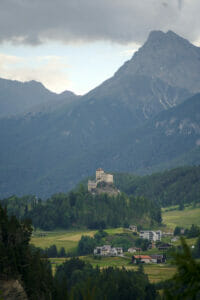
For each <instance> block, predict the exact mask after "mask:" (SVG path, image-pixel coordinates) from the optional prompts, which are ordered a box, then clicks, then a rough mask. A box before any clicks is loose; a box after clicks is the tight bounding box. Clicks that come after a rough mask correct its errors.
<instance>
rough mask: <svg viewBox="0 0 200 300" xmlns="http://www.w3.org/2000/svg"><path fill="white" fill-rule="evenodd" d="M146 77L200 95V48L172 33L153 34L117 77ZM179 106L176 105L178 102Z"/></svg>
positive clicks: (156, 32) (157, 32) (155, 32)
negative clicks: (157, 79)
mask: <svg viewBox="0 0 200 300" xmlns="http://www.w3.org/2000/svg"><path fill="white" fill-rule="evenodd" d="M126 74H132V75H146V76H149V77H151V78H159V79H160V80H162V81H163V82H165V83H167V84H169V85H170V86H173V87H179V88H185V89H187V90H188V91H189V92H191V93H198V92H200V80H199V78H200V48H199V47H196V46H194V45H192V44H191V43H189V42H188V41H187V40H186V39H184V38H182V37H180V36H178V35H177V34H175V33H174V32H172V31H168V32H167V33H163V32H162V31H153V32H151V33H150V35H149V37H148V40H147V41H146V43H145V44H144V45H143V46H142V47H141V48H140V49H139V51H138V52H136V53H135V54H134V56H133V58H132V59H131V60H130V61H128V62H127V63H126V64H125V65H124V66H122V68H121V69H119V71H118V72H117V73H116V76H126ZM175 104H176V103H175Z"/></svg>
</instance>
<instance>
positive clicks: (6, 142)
mask: <svg viewBox="0 0 200 300" xmlns="http://www.w3.org/2000/svg"><path fill="white" fill-rule="evenodd" d="M199 53H200V49H199V48H198V47H195V46H193V45H192V44H190V43H189V42H188V41H186V40H185V39H183V38H181V37H179V36H177V35H176V34H175V33H173V32H171V31H170V32H167V33H163V32H161V31H156V32H152V33H150V35H149V38H148V39H147V42H146V43H145V44H144V45H143V46H142V47H141V48H140V49H139V50H138V52H137V53H135V54H134V55H133V57H132V58H131V60H129V61H128V62H126V63H125V64H124V65H123V66H122V67H121V68H120V69H119V70H118V71H117V72H116V73H115V74H114V76H113V77H112V78H110V79H108V80H106V81H105V82H104V83H103V84H101V85H100V86H98V87H97V88H95V89H93V90H92V91H91V92H89V93H88V94H86V95H84V96H82V97H80V98H78V99H79V101H71V102H70V103H64V102H61V103H62V104H61V105H60V106H59V105H58V106H56V109H54V108H55V106H53V108H52V109H44V110H43V109H41V107H40V105H41V104H38V105H39V109H38V110H37V109H34V110H32V111H31V113H29V114H25V115H21V116H20V115H18V116H15V117H12V118H2V119H1V120H0V139H1V142H2V147H1V153H0V166H1V167H0V190H1V195H2V196H8V195H10V194H13V193H17V194H24V193H35V194H37V195H41V196H48V195H50V194H52V193H55V192H59V191H67V190H68V189H69V188H71V187H73V186H74V185H75V184H76V183H77V182H78V181H79V180H81V179H83V178H84V177H86V176H90V175H92V174H93V173H94V171H95V169H96V168H97V167H99V166H101V167H103V168H105V170H109V171H125V172H127V171H128V172H137V173H149V172H151V171H153V170H159V169H163V168H165V167H173V166H175V165H176V163H178V164H179V165H180V164H182V162H183V163H184V162H187V161H190V162H192V161H193V162H194V163H199V142H198V141H199V138H200V137H199V126H200V118H199V114H198V111H200V107H199V104H200V94H197V95H196V96H195V97H192V96H193V95H194V93H196V92H200V82H199V78H200V77H199V75H200V65H199V64H200V60H199V57H200V56H199ZM75 99H77V98H75ZM186 99H188V100H187V101H186ZM12 101H13V99H12ZM40 102H41V101H40ZM48 108H49V106H48ZM183 157H187V159H186V160H184V159H183ZM194 157H196V158H194Z"/></svg>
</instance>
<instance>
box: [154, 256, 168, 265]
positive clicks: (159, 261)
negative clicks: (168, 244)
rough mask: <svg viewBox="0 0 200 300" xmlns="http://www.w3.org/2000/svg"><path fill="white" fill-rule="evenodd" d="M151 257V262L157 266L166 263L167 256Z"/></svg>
mask: <svg viewBox="0 0 200 300" xmlns="http://www.w3.org/2000/svg"><path fill="white" fill-rule="evenodd" d="M150 256H151V262H152V263H156V264H162V263H165V262H166V256H165V255H162V254H152V255H150Z"/></svg>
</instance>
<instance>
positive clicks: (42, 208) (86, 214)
mask: <svg viewBox="0 0 200 300" xmlns="http://www.w3.org/2000/svg"><path fill="white" fill-rule="evenodd" d="M2 205H4V206H6V207H7V211H8V213H9V215H11V214H15V215H16V216H17V217H18V218H22V219H23V218H30V219H31V220H32V222H33V225H34V227H35V228H41V229H45V230H52V229H55V228H58V227H59V228H65V229H67V228H83V227H85V228H90V229H100V228H102V229H104V228H107V227H119V226H128V225H129V224H131V223H137V224H141V225H142V224H144V223H145V224H148V225H150V224H151V225H154V224H159V223H161V221H162V218H161V209H160V207H159V205H157V204H156V203H154V202H153V201H151V200H149V199H147V198H145V197H134V196H133V195H130V196H129V197H128V196H127V195H125V194H123V193H120V194H118V195H117V196H108V195H107V194H100V195H92V194H91V193H89V192H88V191H87V189H86V188H84V186H83V185H80V186H79V188H77V189H76V190H74V191H71V192H69V193H68V194H61V193H60V194H56V195H54V196H52V197H51V198H49V199H47V201H44V202H42V201H41V199H37V198H36V197H34V196H24V197H22V198H19V197H16V196H13V197H10V198H7V199H4V200H2Z"/></svg>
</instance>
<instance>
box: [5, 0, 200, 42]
mask: <svg viewBox="0 0 200 300" xmlns="http://www.w3.org/2000/svg"><path fill="white" fill-rule="evenodd" d="M199 11H200V1H199V0H193V1H189V0H185V2H184V5H183V0H176V1H175V0H168V1H164V2H163V1H160V0H143V1H138V0H115V1H114V0H42V1H41V0H34V1H33V0H1V2H0V42H3V41H11V42H13V43H19V44H20V43H21V44H30V45H37V44H40V43H44V42H45V41H46V40H58V41H62V42H64V43H76V42H90V41H97V40H105V41H111V42H117V43H129V42H137V43H141V42H143V41H144V39H146V37H147V35H148V33H149V31H151V30H155V29H160V30H164V31H167V30H168V29H172V30H174V31H175V32H177V33H178V34H181V35H183V36H185V37H186V38H188V39H190V40H195V39H197V38H198V37H199V36H200V32H199V31H200V29H199V28H200V21H199V18H198V12H199Z"/></svg>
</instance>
